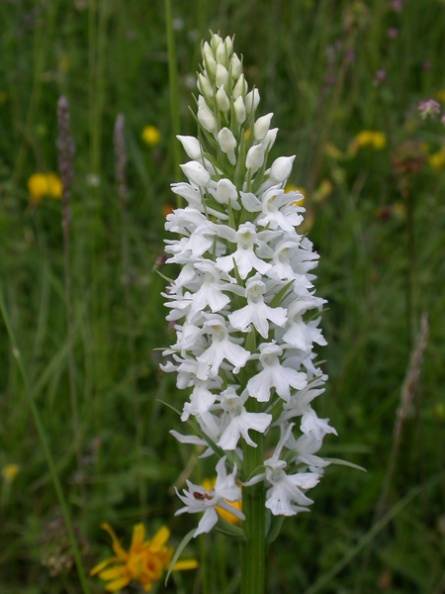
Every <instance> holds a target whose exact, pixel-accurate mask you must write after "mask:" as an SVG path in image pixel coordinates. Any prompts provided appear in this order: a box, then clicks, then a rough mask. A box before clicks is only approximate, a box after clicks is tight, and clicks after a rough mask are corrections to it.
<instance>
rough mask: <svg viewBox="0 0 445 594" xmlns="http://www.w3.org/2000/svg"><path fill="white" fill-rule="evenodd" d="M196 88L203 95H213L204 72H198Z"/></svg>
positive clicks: (211, 87)
mask: <svg viewBox="0 0 445 594" xmlns="http://www.w3.org/2000/svg"><path fill="white" fill-rule="evenodd" d="M198 89H199V92H200V93H202V95H204V97H213V85H212V83H211V82H210V81H209V79H208V78H207V76H205V75H204V74H198Z"/></svg>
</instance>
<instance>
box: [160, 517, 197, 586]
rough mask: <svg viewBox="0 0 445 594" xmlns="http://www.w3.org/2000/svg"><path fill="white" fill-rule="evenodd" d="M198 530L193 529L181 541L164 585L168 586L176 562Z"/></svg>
mask: <svg viewBox="0 0 445 594" xmlns="http://www.w3.org/2000/svg"><path fill="white" fill-rule="evenodd" d="M195 531H196V528H193V529H192V530H190V532H188V533H187V534H186V535H185V536H184V538H183V539H182V540H181V542H180V544H179V546H178V548H177V549H176V551H175V554H174V555H173V559H172V560H171V563H170V567H169V568H168V572H167V575H166V576H165V582H164V585H165V586H166V585H167V581H168V578H169V577H170V574H171V572H172V571H173V566H174V565H175V563H176V561H177V560H178V559H179V557H180V555H181V553H182V551H183V550H184V549H185V547H186V546H187V545H188V543H189V542H190V541H191V540H192V538H193V535H194V534H195Z"/></svg>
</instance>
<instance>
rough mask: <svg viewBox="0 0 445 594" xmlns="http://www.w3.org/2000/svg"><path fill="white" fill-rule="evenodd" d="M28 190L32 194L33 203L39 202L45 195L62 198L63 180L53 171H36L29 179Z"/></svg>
mask: <svg viewBox="0 0 445 594" xmlns="http://www.w3.org/2000/svg"><path fill="white" fill-rule="evenodd" d="M28 190H29V193H30V194H31V203H32V204H39V203H40V202H41V201H42V198H43V197H44V196H46V197H48V198H60V197H61V196H62V190H63V186H62V181H61V180H60V178H59V177H58V176H57V175H56V174H55V173H53V172H50V173H34V174H33V175H31V177H30V178H29V179H28Z"/></svg>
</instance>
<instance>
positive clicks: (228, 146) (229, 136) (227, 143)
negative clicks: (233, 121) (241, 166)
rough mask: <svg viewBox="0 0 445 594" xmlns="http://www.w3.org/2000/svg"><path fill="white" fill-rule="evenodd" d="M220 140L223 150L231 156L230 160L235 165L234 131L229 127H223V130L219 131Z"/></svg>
mask: <svg viewBox="0 0 445 594" xmlns="http://www.w3.org/2000/svg"><path fill="white" fill-rule="evenodd" d="M218 142H219V146H220V147H221V150H222V152H223V153H225V154H226V155H227V156H228V157H229V161H230V162H231V163H232V165H235V162H236V158H235V149H236V139H235V136H234V135H233V133H232V131H231V130H229V128H222V130H220V131H219V132H218Z"/></svg>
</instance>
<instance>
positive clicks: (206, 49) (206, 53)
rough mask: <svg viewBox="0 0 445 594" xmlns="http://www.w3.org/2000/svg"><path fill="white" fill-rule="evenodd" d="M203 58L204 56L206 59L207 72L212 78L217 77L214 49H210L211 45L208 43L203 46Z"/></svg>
mask: <svg viewBox="0 0 445 594" xmlns="http://www.w3.org/2000/svg"><path fill="white" fill-rule="evenodd" d="M202 56H203V59H204V63H205V66H206V70H207V71H208V72H209V73H210V74H211V75H212V76H215V72H216V60H215V58H214V57H213V52H212V48H211V47H210V45H209V44H208V42H207V41H206V42H205V43H204V45H203V46H202Z"/></svg>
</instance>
